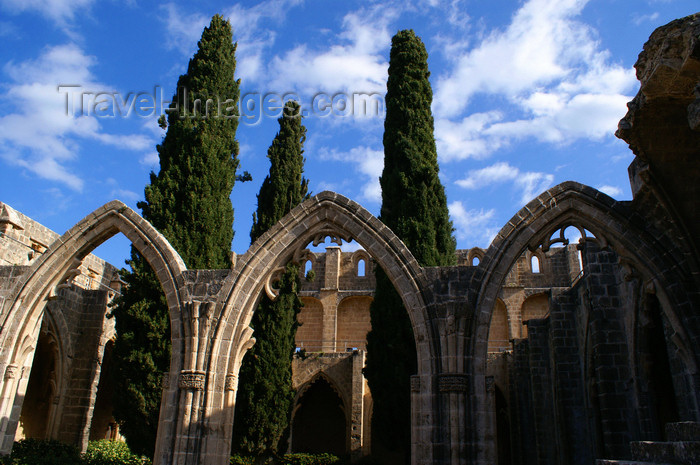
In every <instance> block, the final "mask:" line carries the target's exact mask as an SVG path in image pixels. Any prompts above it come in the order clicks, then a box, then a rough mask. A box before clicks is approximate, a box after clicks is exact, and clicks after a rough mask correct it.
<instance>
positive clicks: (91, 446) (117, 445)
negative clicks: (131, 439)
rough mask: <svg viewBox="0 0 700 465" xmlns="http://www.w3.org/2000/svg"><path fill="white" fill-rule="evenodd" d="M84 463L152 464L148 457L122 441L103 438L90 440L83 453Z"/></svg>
mask: <svg viewBox="0 0 700 465" xmlns="http://www.w3.org/2000/svg"><path fill="white" fill-rule="evenodd" d="M82 464H83V465H151V460H150V459H149V458H147V457H140V456H138V455H136V454H134V453H133V452H131V450H130V449H129V446H127V445H126V443H125V442H122V441H111V440H109V439H101V440H99V441H90V442H89V443H88V448H87V451H85V454H83V461H82Z"/></svg>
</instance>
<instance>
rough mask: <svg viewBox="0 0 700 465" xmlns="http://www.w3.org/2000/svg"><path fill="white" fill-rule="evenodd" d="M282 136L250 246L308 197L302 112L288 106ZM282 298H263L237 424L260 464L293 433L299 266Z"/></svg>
mask: <svg viewBox="0 0 700 465" xmlns="http://www.w3.org/2000/svg"><path fill="white" fill-rule="evenodd" d="M279 124H280V130H279V133H278V134H277V136H276V137H275V139H274V140H273V142H272V145H271V146H270V148H269V150H268V152H267V156H268V158H269V159H270V173H269V175H268V176H267V177H266V178H265V180H264V181H263V184H262V187H261V188H260V193H259V194H258V210H257V213H256V214H255V215H254V216H253V227H252V229H251V232H250V238H251V241H255V240H256V239H257V238H258V237H259V236H261V235H262V234H263V233H264V232H265V231H267V230H268V229H269V228H270V227H271V226H272V225H274V224H275V223H276V222H277V221H279V220H280V219H281V218H282V217H283V216H284V215H286V214H287V213H288V212H289V211H290V210H291V209H292V208H294V207H295V206H297V205H298V204H299V203H301V202H302V201H303V200H304V199H305V198H306V196H307V185H308V181H307V180H306V179H304V178H303V177H302V173H303V170H304V158H303V144H304V140H305V137H306V136H305V135H306V128H304V126H303V125H302V123H301V115H300V107H299V104H298V103H296V102H292V101H290V102H287V104H286V105H285V108H284V113H283V115H282V117H280V119H279ZM278 285H279V295H278V297H277V299H275V300H274V301H271V300H270V299H269V298H268V297H267V295H263V296H262V299H261V302H260V304H259V305H258V308H257V309H256V311H255V314H254V315H253V319H252V321H251V326H252V327H253V329H254V331H255V332H254V336H255V339H256V343H255V345H254V346H253V348H252V349H251V350H250V351H249V352H248V354H246V356H245V358H244V359H243V364H242V366H241V370H240V375H239V379H240V382H239V386H240V387H239V391H238V398H237V401H236V415H235V419H234V434H233V449H234V451H240V452H242V453H244V454H247V455H253V456H256V457H258V458H265V457H271V456H272V455H274V454H275V453H276V452H277V451H278V449H284V446H283V443H284V442H285V441H284V440H283V436H284V435H285V432H286V431H287V430H288V428H289V421H290V417H291V408H292V402H293V400H294V390H293V389H292V363H291V362H292V357H293V354H294V349H295V344H294V337H295V334H296V328H297V321H296V316H297V314H298V313H299V311H300V310H301V307H302V303H301V300H300V299H299V297H298V295H297V292H298V290H299V286H300V283H299V265H298V264H296V263H288V264H287V266H286V267H285V270H284V273H283V274H282V276H281V278H280V280H279V283H278Z"/></svg>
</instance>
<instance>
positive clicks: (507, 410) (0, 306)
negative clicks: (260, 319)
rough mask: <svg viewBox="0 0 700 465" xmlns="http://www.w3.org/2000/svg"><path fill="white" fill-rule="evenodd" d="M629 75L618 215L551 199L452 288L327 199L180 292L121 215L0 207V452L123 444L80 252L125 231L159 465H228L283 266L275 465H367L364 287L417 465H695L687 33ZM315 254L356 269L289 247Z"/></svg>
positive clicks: (693, 184)
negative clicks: (384, 340)
mask: <svg viewBox="0 0 700 465" xmlns="http://www.w3.org/2000/svg"><path fill="white" fill-rule="evenodd" d="M636 69H637V77H638V78H639V80H640V82H641V88H640V91H639V93H638V95H637V96H636V97H635V98H634V100H633V101H632V102H630V103H629V105H628V107H629V111H628V113H627V115H625V116H624V118H623V119H622V120H621V121H620V124H619V129H618V132H617V135H618V137H620V138H622V139H624V140H625V141H626V142H627V143H628V144H629V145H630V148H631V150H632V151H633V152H634V154H635V155H636V157H635V159H634V161H633V162H632V164H631V165H630V167H629V175H630V182H631V185H632V193H633V199H632V200H630V201H619V200H615V199H612V198H610V197H609V196H607V195H606V194H604V193H602V192H599V191H597V190H595V189H593V188H591V187H588V186H584V185H581V184H578V183H576V182H565V183H562V184H560V185H558V186H555V187H553V188H551V189H549V190H547V191H545V192H543V193H541V194H540V195H539V196H538V197H536V198H535V199H533V200H532V201H531V202H529V203H528V204H527V205H526V206H525V207H523V208H522V209H521V210H520V211H519V212H517V213H516V214H515V215H514V216H513V217H512V219H511V220H510V221H509V222H508V223H507V224H506V225H504V226H503V228H502V229H501V231H500V232H499V233H498V234H497V235H496V237H495V238H494V240H493V241H492V243H491V244H490V246H489V247H488V248H487V249H485V250H484V249H479V248H472V249H468V250H460V251H458V254H459V257H458V259H459V263H458V265H457V266H452V267H421V266H419V265H418V263H417V262H416V260H415V259H414V258H413V256H412V255H411V252H410V251H409V250H408V249H407V248H406V247H405V246H404V244H403V243H402V242H401V241H400V240H399V239H398V238H397V237H396V236H395V235H394V233H393V232H392V231H391V230H390V229H389V228H387V227H386V226H385V225H383V224H382V223H381V222H380V221H379V220H378V219H377V218H375V217H374V216H372V215H371V214H370V213H369V212H368V211H367V210H365V209H364V208H363V207H362V206H360V205H358V204H357V203H355V202H353V201H352V200H349V199H347V198H345V197H343V196H341V195H339V194H335V193H333V192H322V193H320V194H318V195H316V196H314V197H312V198H310V199H308V200H307V201H305V202H304V203H303V204H301V205H299V206H298V207H296V208H295V209H294V210H293V211H292V212H290V213H289V214H288V215H287V216H285V217H284V218H283V219H282V220H281V221H280V222H279V223H278V224H277V225H276V226H274V227H273V228H272V229H270V230H269V231H268V232H267V233H265V234H264V235H263V236H262V237H260V238H259V239H258V240H257V241H256V242H255V243H253V245H251V247H250V248H249V249H248V251H247V252H246V253H245V254H242V255H237V256H234V259H233V264H232V267H231V269H227V270H188V269H187V268H186V267H185V265H184V263H183V261H182V259H181V258H180V256H179V255H178V253H177V251H175V250H174V249H173V247H172V246H171V245H170V244H169V243H168V242H167V241H166V240H165V239H164V237H163V236H162V235H161V234H160V233H159V232H158V231H157V230H155V229H154V228H153V226H152V225H151V224H149V223H148V222H147V221H145V220H144V219H143V218H142V217H140V216H139V215H138V214H137V213H135V212H134V211H133V210H131V209H130V208H128V207H127V206H125V205H124V204H122V203H121V202H119V201H113V202H110V203H108V204H106V205H104V206H103V207H101V208H99V209H97V210H95V211H94V212H92V213H89V214H88V215H87V216H86V217H85V218H84V219H83V220H82V221H80V222H79V223H78V224H76V225H75V226H74V227H72V228H71V229H70V230H68V231H67V232H65V233H64V234H63V235H61V236H59V235H58V234H56V233H54V232H52V231H49V230H48V229H46V228H45V227H43V226H41V225H40V224H38V223H36V222H35V221H33V220H32V219H30V218H28V217H26V216H24V215H22V214H21V213H20V212H17V211H16V210H14V209H13V208H12V207H11V206H9V205H6V204H3V203H0V373H1V374H2V377H1V378H0V453H3V454H5V453H8V452H9V451H10V449H11V447H12V443H13V441H14V440H15V439H16V438H21V437H38V438H55V439H60V440H62V441H65V442H70V443H73V444H76V445H79V446H80V447H83V448H84V447H85V446H86V444H87V441H88V440H90V439H94V438H104V437H113V438H116V437H118V436H119V431H118V425H117V424H116V423H115V422H114V421H113V419H112V416H111V408H110V398H111V396H112V394H113V393H112V392H111V380H110V375H109V373H110V370H109V364H110V354H111V347H112V344H113V340H114V336H115V334H114V323H113V321H112V320H111V319H109V318H107V317H106V316H107V313H108V303H109V302H110V300H111V299H112V298H113V297H114V296H115V295H116V294H117V293H119V292H120V286H121V283H120V281H119V279H118V275H117V272H116V271H117V270H116V269H115V268H114V267H113V266H111V265H110V264H108V263H106V262H104V261H102V260H100V259H99V258H97V257H95V256H93V255H91V253H90V252H91V251H92V250H93V249H94V248H95V247H97V246H98V245H99V244H101V243H103V242H104V241H106V240H108V239H109V238H111V237H112V236H114V235H116V234H118V233H122V234H123V235H124V236H126V237H127V238H128V239H129V240H130V241H131V243H132V244H133V245H134V246H135V247H136V248H137V249H138V250H139V252H140V253H141V254H142V255H143V256H144V257H146V259H147V260H148V262H149V264H150V265H151V267H152V268H153V269H154V271H155V272H156V274H157V276H158V279H159V281H160V283H161V285H162V287H163V289H164V291H165V294H166V298H167V301H168V306H169V311H170V324H171V337H172V346H173V350H172V358H171V363H170V369H169V371H168V372H166V373H164V374H163V380H162V401H161V411H160V421H159V428H158V438H157V444H156V454H155V457H154V463H155V464H156V465H170V464H178V465H199V464H201V465H205V464H206V465H224V464H227V463H228V461H229V451H230V449H231V436H232V425H233V416H234V414H235V404H236V391H237V389H238V376H237V375H238V371H239V368H240V365H241V361H242V359H243V357H244V356H245V353H246V351H247V350H248V349H249V348H250V347H252V345H253V344H254V343H255V339H254V338H253V331H252V329H251V328H250V327H249V323H250V320H251V317H252V313H253V311H254V310H255V308H256V305H257V302H258V301H259V299H260V297H261V295H263V293H267V294H268V295H269V296H270V297H272V298H274V296H275V292H276V291H275V288H274V281H275V278H276V276H277V275H278V273H279V271H280V269H281V267H282V266H283V265H284V264H285V263H287V262H288V261H289V260H296V261H298V262H299V263H300V264H301V265H302V267H301V268H302V271H301V272H302V273H303V274H304V276H307V275H308V276H311V275H313V279H308V280H304V281H303V283H304V284H303V286H302V290H301V297H302V300H303V302H304V309H303V310H302V313H301V314H300V315H299V320H300V322H301V323H302V326H301V327H300V328H299V330H298V332H297V347H298V349H297V352H298V353H297V355H296V356H295V358H294V361H293V371H294V379H293V382H294V385H295V388H296V390H297V398H296V400H295V407H294V413H293V420H292V431H291V441H290V448H291V449H292V450H293V451H321V450H323V451H328V452H333V453H336V454H339V455H347V456H348V457H350V458H351V459H353V460H355V459H359V458H361V457H362V456H363V455H366V454H367V453H368V452H369V450H370V447H371V424H370V421H369V419H370V417H371V412H372V398H371V393H370V392H369V390H368V388H367V384H366V381H365V379H364V377H363V376H362V367H363V366H364V360H365V354H366V351H365V335H366V333H367V331H368V330H369V329H370V325H371V322H370V319H369V304H370V302H371V301H372V295H373V289H374V267H377V266H379V267H382V268H383V269H384V270H385V271H386V273H387V275H388V276H389V277H390V279H391V281H392V282H393V284H394V286H395V287H396V289H397V290H398V292H399V294H400V295H401V296H402V298H403V301H404V305H405V307H406V309H407V312H408V314H409V317H410V319H411V324H412V326H413V331H414V336H415V343H416V350H417V354H418V371H417V373H416V374H415V375H414V376H412V377H411V383H410V385H411V430H412V451H411V460H412V463H413V464H416V465H417V464H421V465H428V464H445V465H447V464H452V465H456V464H473V465H477V464H478V465H496V464H498V465H506V464H513V465H540V464H551V465H571V464H576V465H578V464H580V465H584V464H586V465H590V464H596V463H597V464H598V465H605V464H633V463H634V464H657V465H658V464H668V463H680V464H697V463H700V371H699V369H698V366H699V363H700V292H699V291H700V211H699V209H698V199H699V198H700V183H699V182H698V179H700V14H696V15H693V16H690V17H687V18H684V19H681V20H677V21H674V22H672V23H669V24H668V25H666V26H664V27H662V28H659V29H657V30H656V31H655V32H654V33H653V34H652V36H651V37H650V39H649V41H648V42H647V43H646V44H645V45H644V50H643V52H642V53H641V54H640V56H639V59H638V61H637V64H636ZM621 116H622V115H621ZM326 238H330V239H331V240H332V242H335V243H336V244H338V245H340V244H342V243H344V242H350V241H351V240H352V241H356V242H357V243H358V244H360V245H361V247H362V248H361V249H359V250H356V251H354V252H343V251H342V250H341V248H340V247H336V246H328V247H327V248H326V249H325V251H323V252H313V251H311V250H310V249H309V245H310V244H314V245H318V244H320V243H323V242H324V239H326ZM310 271H313V273H310Z"/></svg>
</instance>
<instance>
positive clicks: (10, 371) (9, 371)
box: [5, 365, 17, 380]
mask: <svg viewBox="0 0 700 465" xmlns="http://www.w3.org/2000/svg"><path fill="white" fill-rule="evenodd" d="M16 376H17V365H7V368H5V379H6V380H7V379H14V378H15V377H16Z"/></svg>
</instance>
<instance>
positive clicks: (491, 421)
mask: <svg viewBox="0 0 700 465" xmlns="http://www.w3.org/2000/svg"><path fill="white" fill-rule="evenodd" d="M486 408H487V410H488V411H489V416H488V418H487V419H486V422H485V423H486V434H485V435H484V437H485V438H486V444H484V446H485V450H484V456H485V457H486V461H487V462H488V463H494V464H496V463H498V434H497V432H496V382H495V380H494V378H493V376H487V377H486Z"/></svg>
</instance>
